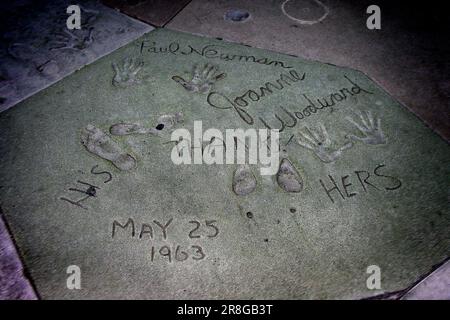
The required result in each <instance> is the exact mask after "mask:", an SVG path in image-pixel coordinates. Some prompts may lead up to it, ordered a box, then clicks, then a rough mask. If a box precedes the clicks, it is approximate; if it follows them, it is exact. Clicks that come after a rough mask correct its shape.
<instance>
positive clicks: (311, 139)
mask: <svg viewBox="0 0 450 320" xmlns="http://www.w3.org/2000/svg"><path fill="white" fill-rule="evenodd" d="M358 117H359V122H358V121H355V120H354V119H353V118H351V117H346V119H347V121H349V122H350V123H352V124H353V125H354V126H355V127H356V128H358V130H359V131H360V132H361V133H362V136H356V135H353V134H347V135H346V136H345V137H346V140H347V142H346V143H345V144H344V145H343V146H341V147H339V148H336V147H334V146H333V143H332V141H331V139H330V136H329V134H328V131H327V130H326V128H325V126H324V125H323V124H321V123H320V124H319V125H318V127H317V128H316V129H312V128H308V127H304V128H303V130H299V132H298V137H297V142H298V144H300V145H301V146H302V147H304V148H306V149H309V150H311V151H313V152H314V154H315V155H316V156H317V157H318V158H319V159H320V160H321V161H322V162H325V163H329V162H333V161H335V160H337V159H338V158H339V157H340V156H341V154H342V152H343V151H345V150H347V149H350V148H351V147H353V144H354V143H355V142H357V141H359V142H362V143H364V144H368V145H378V144H386V143H387V139H386V137H385V135H384V133H383V131H382V129H381V119H380V118H376V117H374V116H373V115H372V113H371V112H370V111H368V112H365V113H363V112H360V113H359V114H358Z"/></svg>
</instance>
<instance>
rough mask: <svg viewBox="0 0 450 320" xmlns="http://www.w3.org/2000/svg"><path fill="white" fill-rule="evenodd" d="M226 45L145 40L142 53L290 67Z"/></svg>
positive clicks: (281, 62)
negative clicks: (232, 50)
mask: <svg viewBox="0 0 450 320" xmlns="http://www.w3.org/2000/svg"><path fill="white" fill-rule="evenodd" d="M223 48H225V47H224V46H221V45H216V44H208V45H205V46H203V47H197V48H196V47H194V46H192V45H190V44H188V45H185V46H183V47H182V46H181V45H180V44H179V43H178V42H172V43H170V44H169V45H166V46H158V45H157V44H156V42H154V41H152V42H150V41H148V40H144V41H142V43H141V49H140V52H141V54H142V53H143V52H150V53H157V54H174V55H179V54H181V55H192V54H193V55H198V56H201V57H204V58H207V59H219V60H223V61H237V62H250V63H257V64H263V65H267V66H275V67H281V68H284V69H290V68H292V67H291V66H288V65H287V64H286V63H285V62H283V61H277V60H271V59H269V58H267V57H256V56H253V55H243V54H233V53H229V52H226V51H223Z"/></svg>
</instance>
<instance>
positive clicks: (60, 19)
mask: <svg viewBox="0 0 450 320" xmlns="http://www.w3.org/2000/svg"><path fill="white" fill-rule="evenodd" d="M70 4H73V3H72V2H71V1H68V0H67V1H66V0H57V1H29V0H25V1H15V2H14V1H13V2H11V1H6V2H2V4H1V5H0V12H1V28H0V29H1V30H0V31H1V32H0V34H1V37H2V41H1V42H0V112H1V111H4V110H6V109H8V108H10V107H11V106H13V105H15V104H16V103H17V102H19V101H21V100H23V99H25V98H27V97H29V96H31V95H32V94H34V93H36V92H38V91H39V90H42V89H43V88H45V87H47V86H49V85H51V84H52V83H55V82H56V81H58V80H60V79H62V78H63V77H65V76H67V75H69V74H71V73H72V72H74V71H76V70H78V69H80V68H81V67H82V66H84V65H85V64H88V63H90V62H92V61H94V60H96V59H98V58H99V57H101V56H103V55H105V54H107V53H109V52H111V51H113V50H115V49H117V48H119V47H121V46H123V45H125V44H126V43H128V42H130V41H132V40H134V39H136V38H137V37H139V36H141V35H142V34H144V33H145V32H148V31H150V30H152V29H153V28H152V27H151V26H149V25H146V24H143V23H141V22H139V21H137V20H134V19H132V18H129V17H127V16H125V15H122V14H120V13H118V12H116V11H115V10H113V9H110V8H108V7H106V6H103V5H102V4H100V3H99V2H98V1H95V0H88V1H85V0H83V1H78V2H77V4H79V5H80V6H81V17H82V21H81V24H82V28H81V30H74V31H69V30H68V29H67V27H66V19H67V18H68V16H69V15H68V14H67V13H66V9H67V7H68V6H69V5H70Z"/></svg>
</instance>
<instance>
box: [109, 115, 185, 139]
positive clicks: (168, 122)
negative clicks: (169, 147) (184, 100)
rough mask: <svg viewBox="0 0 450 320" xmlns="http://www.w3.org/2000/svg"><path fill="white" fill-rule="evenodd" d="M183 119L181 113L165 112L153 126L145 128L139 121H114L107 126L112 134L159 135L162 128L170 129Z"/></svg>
mask: <svg viewBox="0 0 450 320" xmlns="http://www.w3.org/2000/svg"><path fill="white" fill-rule="evenodd" d="M182 121H183V113H181V112H176V113H174V114H165V115H162V116H160V117H159V118H158V122H157V124H156V126H155V127H154V128H146V127H144V126H143V125H142V124H140V123H116V124H113V125H112V126H111V127H110V128H109V132H110V133H111V134H112V135H114V136H125V135H130V134H154V135H159V134H160V132H162V130H163V129H170V128H172V127H173V126H175V125H176V124H177V123H179V122H182Z"/></svg>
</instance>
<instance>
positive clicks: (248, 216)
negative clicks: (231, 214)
mask: <svg viewBox="0 0 450 320" xmlns="http://www.w3.org/2000/svg"><path fill="white" fill-rule="evenodd" d="M247 218H249V219H253V213H251V212H250V211H249V212H247Z"/></svg>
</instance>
